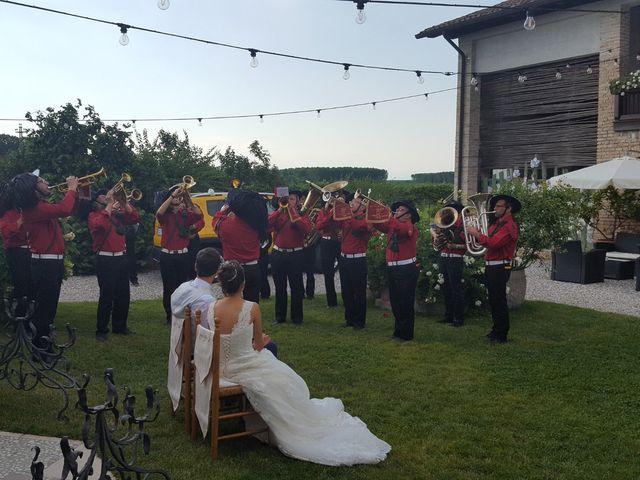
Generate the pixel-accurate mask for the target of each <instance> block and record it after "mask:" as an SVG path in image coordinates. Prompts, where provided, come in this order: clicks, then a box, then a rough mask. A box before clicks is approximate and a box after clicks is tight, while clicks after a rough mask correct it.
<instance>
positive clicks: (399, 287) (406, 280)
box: [388, 263, 419, 340]
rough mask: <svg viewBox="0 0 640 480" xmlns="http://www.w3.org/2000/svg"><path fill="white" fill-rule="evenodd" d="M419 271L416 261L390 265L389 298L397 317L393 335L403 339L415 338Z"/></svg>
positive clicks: (394, 314)
mask: <svg viewBox="0 0 640 480" xmlns="http://www.w3.org/2000/svg"><path fill="white" fill-rule="evenodd" d="M418 272H419V270H418V267H417V266H416V264H415V263H410V264H409V265H397V266H393V267H391V266H390V267H388V273H389V300H391V310H392V311H393V316H394V318H395V328H394V330H393V336H394V337H398V338H401V339H403V340H411V339H412V338H413V323H414V320H415V310H414V309H415V305H414V304H415V301H416V286H417V284H418Z"/></svg>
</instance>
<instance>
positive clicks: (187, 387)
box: [169, 307, 202, 438]
mask: <svg viewBox="0 0 640 480" xmlns="http://www.w3.org/2000/svg"><path fill="white" fill-rule="evenodd" d="M195 315H196V324H197V325H199V324H200V317H201V315H202V313H201V312H200V310H196V313H195ZM191 325H192V324H191V308H189V307H185V309H184V324H183V326H182V343H181V351H182V394H181V397H182V401H183V405H184V431H185V432H186V434H187V435H190V436H191V438H193V436H194V433H193V432H192V427H193V421H192V417H194V416H195V413H194V410H193V402H194V398H193V376H194V366H193V331H192V329H191ZM169 401H170V402H171V400H169ZM175 414H176V412H175V411H174V410H173V406H172V405H171V415H172V416H175Z"/></svg>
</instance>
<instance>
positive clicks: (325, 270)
mask: <svg viewBox="0 0 640 480" xmlns="http://www.w3.org/2000/svg"><path fill="white" fill-rule="evenodd" d="M343 192H344V193H343ZM343 192H341V195H340V196H341V198H342V199H343V200H344V199H345V196H346V195H349V194H348V192H346V191H343ZM331 216H332V210H329V209H328V208H322V209H321V210H320V211H319V212H318V218H317V220H316V228H317V229H318V233H319V234H320V235H321V238H320V242H319V245H318V248H319V249H320V264H321V265H322V274H323V275H324V286H325V290H326V294H327V307H337V306H338V296H337V295H336V285H335V277H336V270H335V268H336V262H339V260H340V249H341V238H342V232H341V231H340V226H339V225H338V224H336V223H334V222H327V218H331Z"/></svg>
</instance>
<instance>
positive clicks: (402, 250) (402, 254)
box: [373, 217, 418, 262]
mask: <svg viewBox="0 0 640 480" xmlns="http://www.w3.org/2000/svg"><path fill="white" fill-rule="evenodd" d="M373 225H374V227H375V228H377V229H378V230H380V231H381V232H384V233H386V234H387V250H386V259H387V262H398V261H400V260H409V259H411V258H415V256H416V244H417V243H418V229H417V228H416V226H415V225H414V224H413V223H411V222H410V221H406V222H401V221H399V220H397V219H395V218H393V217H391V218H390V219H389V221H388V222H386V223H374V224H373ZM394 244H396V245H394ZM394 250H397V251H394Z"/></svg>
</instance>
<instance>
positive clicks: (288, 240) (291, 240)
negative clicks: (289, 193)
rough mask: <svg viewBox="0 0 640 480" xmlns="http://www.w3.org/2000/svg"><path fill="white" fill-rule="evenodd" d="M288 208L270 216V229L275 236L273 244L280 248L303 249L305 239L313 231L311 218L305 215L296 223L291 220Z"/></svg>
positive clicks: (280, 209)
mask: <svg viewBox="0 0 640 480" xmlns="http://www.w3.org/2000/svg"><path fill="white" fill-rule="evenodd" d="M286 210H287V209H286V208H279V209H278V210H276V211H275V212H273V213H272V214H271V215H269V228H270V229H271V230H273V232H274V234H275V236H274V239H273V244H274V245H275V246H276V247H279V248H302V247H303V246H304V238H305V237H306V236H307V234H308V233H309V232H310V231H311V230H312V229H313V226H312V225H311V221H310V220H309V217H307V216H306V215H303V216H302V217H300V220H298V221H297V222H295V223H292V222H291V220H290V219H289V213H287V211H286Z"/></svg>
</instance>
